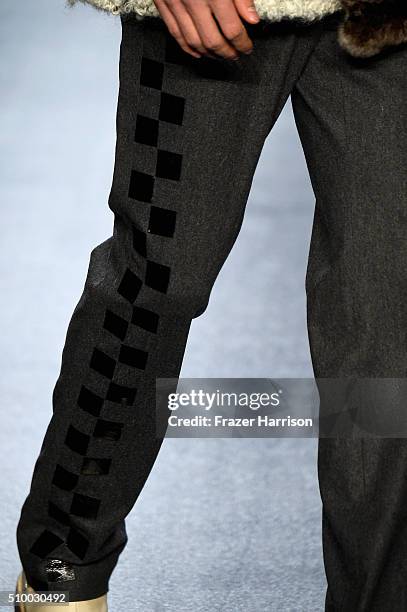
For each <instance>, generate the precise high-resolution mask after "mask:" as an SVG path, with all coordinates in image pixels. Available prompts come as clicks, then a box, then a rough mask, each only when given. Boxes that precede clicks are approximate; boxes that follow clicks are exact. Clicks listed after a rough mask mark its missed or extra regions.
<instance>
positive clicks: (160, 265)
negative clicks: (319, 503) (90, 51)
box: [17, 14, 407, 612]
mask: <svg viewBox="0 0 407 612" xmlns="http://www.w3.org/2000/svg"><path fill="white" fill-rule="evenodd" d="M338 18H339V15H338V14H336V15H334V16H333V17H330V18H327V19H324V20H322V21H320V22H318V23H315V24H313V25H299V24H297V23H294V22H291V23H290V22H289V23H286V24H285V23H279V24H273V25H271V24H268V25H267V24H265V23H264V22H261V23H260V24H259V25H256V26H249V30H250V34H251V36H252V37H253V39H254V42H255V51H254V52H253V53H252V54H251V55H249V56H244V57H242V58H241V60H240V61H239V62H230V63H227V62H224V61H220V60H216V59H208V58H205V59H194V58H192V57H190V56H188V55H187V54H185V53H183V52H182V51H181V50H180V49H179V47H178V46H177V44H176V43H175V42H174V41H173V39H172V38H171V37H170V35H169V34H168V33H167V31H166V28H165V26H164V24H163V22H162V21H160V20H157V19H149V20H145V21H144V22H136V21H135V20H134V18H132V17H126V18H124V19H123V41H122V46H121V59H120V93H119V103H118V113H117V148H116V162H115V171H114V178H113V185H112V190H111V194H110V198H109V206H110V208H111V210H112V211H113V212H114V215H115V216H114V230H113V236H112V237H111V238H109V239H108V240H106V241H105V242H103V243H102V244H100V245H99V246H97V247H96V248H95V249H94V250H93V251H92V254H91V258H90V265H89V270H88V274H87V278H86V283H85V287H84V291H83V294H82V296H81V298H80V300H79V302H78V304H77V306H76V308H75V311H74V313H73V316H72V319H71V322H70V325H69V328H68V333H67V337H66V344H65V347H64V351H63V357H62V367H61V373H60V376H59V378H58V381H57V383H56V386H55V390H54V395H53V405H54V409H53V416H52V419H51V422H50V424H49V427H48V429H47V432H46V435H45V439H44V443H43V445H42V448H41V453H40V456H39V457H38V460H37V462H36V465H35V469H34V475H33V480H32V486H31V490H30V493H29V496H28V497H27V499H26V501H25V503H24V506H23V509H22V513H21V519H20V522H19V525H18V529H17V537H18V546H19V551H20V556H21V560H22V563H23V566H24V568H25V570H26V573H27V576H28V579H29V582H31V584H32V585H33V586H34V588H37V589H46V588H49V589H54V590H69V591H70V596H71V599H72V600H80V599H87V598H93V597H97V596H99V595H101V594H102V593H104V592H106V591H107V589H108V582H109V577H110V575H111V572H112V571H113V568H114V566H115V564H116V562H117V559H118V556H119V554H120V552H121V551H122V549H123V547H124V546H125V544H126V540H127V535H126V530H125V523H124V519H125V517H126V515H127V514H128V513H129V511H130V510H131V508H132V507H133V505H134V503H135V501H136V499H137V497H138V495H139V493H140V491H141V489H142V487H143V485H144V483H145V481H146V478H147V476H148V474H149V472H150V470H151V468H152V465H153V463H154V460H155V458H156V455H157V453H158V451H159V448H160V444H161V440H157V439H156V437H155V379H156V377H177V376H178V374H179V371H180V367H181V362H182V357H183V353H184V348H185V343H186V340H187V335H188V331H189V326H190V323H191V320H192V319H193V318H194V317H196V316H198V315H199V314H201V313H202V312H203V311H204V310H205V308H206V306H207V303H208V299H209V295H210V292H211V289H212V286H213V283H214V281H215V279H216V277H217V275H218V273H219V271H220V269H221V267H222V265H223V263H224V261H225V259H226V257H227V255H228V253H229V251H230V249H231V247H232V245H233V243H234V241H235V239H236V237H237V235H238V232H239V229H240V226H241V223H242V219H243V214H244V209H245V205H246V201H247V198H248V194H249V190H250V187H251V182H252V178H253V173H254V171H255V168H256V164H257V161H258V158H259V155H260V152H261V150H262V146H263V143H264V140H265V138H266V136H267V135H268V133H269V132H270V130H271V128H272V127H273V124H274V122H275V121H276V119H277V117H278V115H279V113H280V111H281V109H282V107H283V105H284V103H285V102H286V100H287V98H288V96H289V95H290V94H291V96H292V102H293V107H294V112H295V119H296V124H297V127H298V131H299V134H300V138H301V142H302V145H303V148H304V152H305V156H306V161H307V165H308V169H309V173H310V177H311V180H312V186H313V189H314V192H315V196H316V209H315V218H314V226H313V232H312V240H311V249H310V257H309V265H308V271H307V278H306V291H307V300H308V324H309V339H310V345H311V353H312V360H313V366H314V372H315V375H316V376H318V377H342V376H372V377H376V376H377V377H382V376H384V377H386V376H401V377H402V376H404V375H405V371H406V368H407V351H406V330H407V304H406V297H407V132H406V124H407V123H406V122H407V105H406V97H407V96H406V90H407V77H406V66H407V48H406V46H402V47H399V48H397V49H396V50H393V51H389V52H387V53H385V54H382V55H380V56H377V57H375V58H372V59H369V60H367V59H365V60H356V59H354V58H351V57H350V56H349V55H347V54H346V53H345V52H344V51H343V50H341V49H340V48H339V46H338V43H337V39H336V26H337V20H338ZM264 26H266V27H264ZM319 477H320V488H321V494H322V500H323V543H324V559H325V566H326V573H327V579H328V592H327V600H326V610H329V611H333V610H335V611H339V610H343V611H346V612H351V611H354V612H362V611H369V612H386V611H388V612H401V611H405V610H406V609H407V528H406V527H407V441H406V440H402V439H381V440H379V439H375V440H349V439H348V440H344V439H342V440H340V439H321V440H320V444H319ZM299 605H300V602H299Z"/></svg>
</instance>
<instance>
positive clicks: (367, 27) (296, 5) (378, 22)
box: [66, 0, 407, 57]
mask: <svg viewBox="0 0 407 612" xmlns="http://www.w3.org/2000/svg"><path fill="white" fill-rule="evenodd" d="M66 1H67V3H68V4H69V5H71V6H73V5H74V4H76V3H77V2H83V3H87V4H92V5H93V6H95V7H96V8H99V9H101V10H104V11H108V12H109V13H113V14H116V15H118V14H125V13H134V14H135V15H136V17H137V18H139V19H143V18H144V17H160V14H159V12H158V10H157V8H156V6H155V4H154V1H153V0H66ZM254 4H255V7H256V9H257V12H258V14H259V16H260V17H261V18H262V19H267V20H270V21H279V20H281V19H284V18H288V19H291V18H300V19H303V20H304V21H314V20H316V19H319V18H321V17H323V16H324V15H327V14H329V13H334V12H336V11H337V10H341V11H343V12H344V17H343V20H342V21H341V23H340V24H339V26H338V42H339V44H340V45H341V47H342V48H343V49H345V50H346V51H347V52H348V53H349V54H350V55H353V56H354V57H371V56H373V55H377V54H378V53H380V51H382V50H383V49H385V48H387V47H391V46H394V45H399V44H401V43H406V42H407V0H254Z"/></svg>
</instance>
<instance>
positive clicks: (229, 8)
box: [212, 0, 253, 53]
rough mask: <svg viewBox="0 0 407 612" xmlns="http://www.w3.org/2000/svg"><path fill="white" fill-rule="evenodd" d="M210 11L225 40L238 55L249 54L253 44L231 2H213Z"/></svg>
mask: <svg viewBox="0 0 407 612" xmlns="http://www.w3.org/2000/svg"><path fill="white" fill-rule="evenodd" d="M212 11H213V13H214V15H215V17H216V20H217V22H218V23H219V27H220V29H221V31H222V33H223V35H224V37H225V38H226V40H227V41H228V42H229V43H230V44H231V45H232V46H233V47H234V48H235V49H236V50H237V51H239V52H240V53H251V52H252V50H253V43H252V41H251V40H250V38H249V35H248V34H247V30H246V28H245V26H244V25H243V22H242V20H241V18H240V16H239V13H238V12H237V10H236V7H235V4H234V2H233V0H230V2H224V1H222V0H220V1H218V2H215V3H214V4H213V6H212Z"/></svg>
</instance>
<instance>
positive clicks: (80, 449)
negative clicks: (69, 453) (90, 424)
mask: <svg viewBox="0 0 407 612" xmlns="http://www.w3.org/2000/svg"><path fill="white" fill-rule="evenodd" d="M89 440H90V436H88V435H87V434H84V433H83V432H82V431H79V429H76V427H74V426H73V425H70V426H69V429H68V433H67V434H66V438H65V444H66V445H67V447H68V448H70V449H71V450H73V451H74V452H75V453H78V454H79V455H86V451H87V450H88V445H89Z"/></svg>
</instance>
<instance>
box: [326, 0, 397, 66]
mask: <svg viewBox="0 0 407 612" xmlns="http://www.w3.org/2000/svg"><path fill="white" fill-rule="evenodd" d="M342 4H343V7H344V9H345V19H344V21H343V22H342V23H341V24H340V25H339V29H338V39H339V43H340V44H341V46H342V47H343V48H344V49H346V50H347V51H348V52H349V53H350V54H351V55H353V56H355V57H371V56H373V55H377V53H379V52H380V51H382V50H383V49H384V48H386V47H390V46H394V45H399V44H401V43H404V42H407V0H342Z"/></svg>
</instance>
